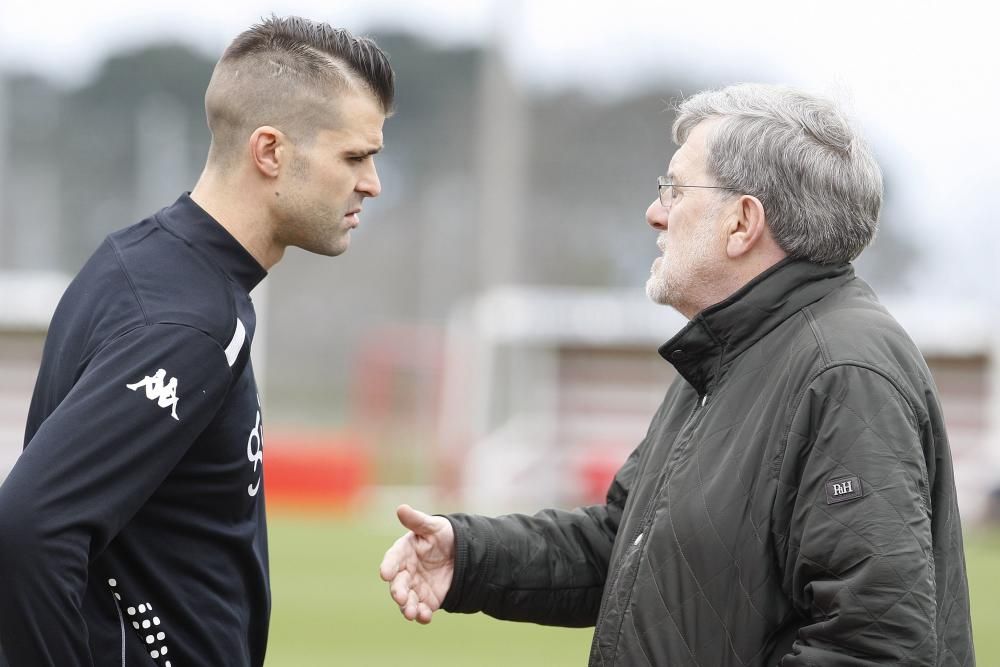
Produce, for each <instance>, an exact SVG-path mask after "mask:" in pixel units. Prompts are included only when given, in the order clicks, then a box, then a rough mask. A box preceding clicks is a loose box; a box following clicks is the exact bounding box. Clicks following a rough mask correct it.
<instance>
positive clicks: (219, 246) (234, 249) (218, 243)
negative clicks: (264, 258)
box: [156, 192, 267, 292]
mask: <svg viewBox="0 0 1000 667" xmlns="http://www.w3.org/2000/svg"><path fill="white" fill-rule="evenodd" d="M156 218H157V220H159V222H160V224H162V225H163V226H164V227H166V228H167V229H168V230H169V231H171V232H172V233H174V234H176V235H177V236H179V237H181V238H182V239H183V240H184V241H186V242H187V243H188V244H190V245H191V246H192V247H193V248H195V249H196V250H198V251H199V252H201V253H202V254H204V255H205V256H206V257H208V258H209V259H210V260H211V261H212V262H213V263H214V264H216V265H217V266H218V267H219V268H221V269H222V270H223V271H224V272H225V273H226V275H228V276H229V277H230V278H232V279H233V280H234V281H235V282H236V283H237V284H239V285H241V286H242V287H243V289H245V290H246V291H247V292H249V291H250V290H252V289H253V288H254V287H256V286H257V284H258V283H259V282H260V281H262V280H263V279H264V278H265V277H266V276H267V271H266V270H265V269H264V267H262V266H261V265H260V264H259V263H258V262H257V260H256V259H254V257H253V255H251V254H250V252H249V251H248V250H247V249H246V248H244V247H243V246H242V245H241V244H240V242H239V241H237V240H236V239H235V238H234V237H233V235H232V234H230V233H229V232H228V231H227V230H226V228H225V227H223V226H222V225H220V224H219V223H218V221H216V220H215V218H213V217H212V216H210V215H209V214H208V213H207V212H206V211H205V209H203V208H202V207H200V206H198V204H196V203H195V202H194V200H193V199H191V196H190V193H188V192H185V193H184V194H182V195H181V196H180V197H179V198H178V199H177V201H176V202H174V203H173V204H172V205H170V206H168V207H167V208H165V209H163V210H162V211H160V212H159V213H157V214H156Z"/></svg>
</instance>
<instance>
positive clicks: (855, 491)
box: [826, 475, 864, 505]
mask: <svg viewBox="0 0 1000 667" xmlns="http://www.w3.org/2000/svg"><path fill="white" fill-rule="evenodd" d="M862 495H864V494H863V493H861V478H859V477H858V476H857V475H848V476H847V477H838V478H837V479H831V480H830V481H829V482H827V483H826V504H827V505H833V504H834V503H842V502H844V501H847V500H854V499H855V498H860V497H861V496H862Z"/></svg>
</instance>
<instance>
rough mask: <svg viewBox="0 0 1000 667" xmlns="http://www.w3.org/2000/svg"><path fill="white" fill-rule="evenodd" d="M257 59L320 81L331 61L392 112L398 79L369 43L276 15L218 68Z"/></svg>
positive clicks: (236, 43)
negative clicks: (275, 61) (275, 59)
mask: <svg viewBox="0 0 1000 667" xmlns="http://www.w3.org/2000/svg"><path fill="white" fill-rule="evenodd" d="M256 55H266V56H269V57H278V58H281V59H282V60H283V61H284V62H283V63H282V64H284V65H286V66H287V65H296V66H297V67H295V69H296V70H298V71H299V72H301V73H303V74H307V75H313V76H317V77H321V76H323V75H324V74H326V73H327V72H328V70H329V67H330V61H329V58H333V59H334V60H335V61H337V63H339V64H341V65H343V66H345V67H346V68H347V69H348V70H349V71H350V72H351V74H353V75H354V76H356V77H358V78H360V79H361V81H362V82H364V84H365V86H366V87H367V88H368V89H369V90H370V91H371V92H372V93H373V94H374V95H375V97H376V98H378V101H379V103H380V104H381V105H382V109H383V110H384V111H385V112H386V113H387V114H388V113H389V112H390V111H391V110H392V104H393V98H394V97H395V76H394V74H393V71H392V67H390V66H389V58H388V56H387V55H386V54H385V52H384V51H382V49H380V48H379V47H378V45H377V44H376V43H375V42H374V41H372V40H371V39H369V38H368V37H355V36H354V35H352V34H351V33H350V32H348V31H347V30H344V29H343V28H334V27H332V26H330V24H328V23H320V22H318V21H311V20H309V19H306V18H302V17H301V16H286V17H284V18H279V17H277V16H273V15H272V16H271V17H270V18H266V19H263V20H262V21H261V22H260V23H258V24H256V25H254V26H252V27H251V28H250V29H249V30H246V31H244V32H243V33H241V34H240V35H239V36H238V37H237V38H236V39H234V40H233V42H232V44H230V45H229V47H228V48H227V49H226V51H225V53H223V54H222V58H221V59H220V61H219V62H220V63H224V62H227V61H234V60H239V59H242V58H245V57H248V56H256Z"/></svg>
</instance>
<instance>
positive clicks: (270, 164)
mask: <svg viewBox="0 0 1000 667" xmlns="http://www.w3.org/2000/svg"><path fill="white" fill-rule="evenodd" d="M287 151H288V140H287V138H286V137H285V134H284V133H283V132H282V131H281V130H279V129H277V128H274V127H271V126H270V125H263V126H261V127H258V128H257V129H256V130H254V131H253V134H251V135H250V158H251V159H252V160H253V165H254V167H256V168H257V171H258V172H259V173H260V174H261V175H262V176H264V177H266V178H277V177H278V174H279V173H280V172H281V168H282V167H283V166H284V160H285V158H286V156H287Z"/></svg>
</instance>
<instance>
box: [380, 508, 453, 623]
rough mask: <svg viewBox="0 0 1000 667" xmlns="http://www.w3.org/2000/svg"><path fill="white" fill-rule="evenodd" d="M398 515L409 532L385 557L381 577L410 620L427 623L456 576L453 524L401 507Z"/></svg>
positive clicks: (439, 605) (440, 518) (437, 517)
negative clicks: (387, 583)
mask: <svg viewBox="0 0 1000 667" xmlns="http://www.w3.org/2000/svg"><path fill="white" fill-rule="evenodd" d="M396 516H397V517H398V518H399V522H400V523H401V524H403V526H404V527H406V528H408V529H409V532H408V533H406V534H405V535H403V536H402V537H401V538H399V539H398V540H396V541H395V542H394V543H393V545H392V546H391V547H389V550H388V551H386V552H385V556H384V557H383V558H382V565H381V566H379V576H381V577H382V580H383V581H387V582H389V594H390V595H391V596H392V599H393V600H395V602H396V604H398V605H399V610H400V611H401V612H402V614H403V617H404V618H406V620H408V621H414V620H415V621H417V622H418V623H423V624H427V623H430V622H431V615H432V614H433V613H434V612H435V611H437V610H438V609H440V608H441V603H442V602H443V601H444V598H445V596H446V595H447V594H448V589H450V588H451V579H452V576H453V575H454V573H455V533H454V531H453V530H452V527H451V522H450V521H448V520H447V519H445V518H444V517H440V516H431V515H429V514H424V513H423V512H420V511H418V510H415V509H413V508H412V507H410V506H409V505H400V506H399V507H398V508H397V509H396Z"/></svg>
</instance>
